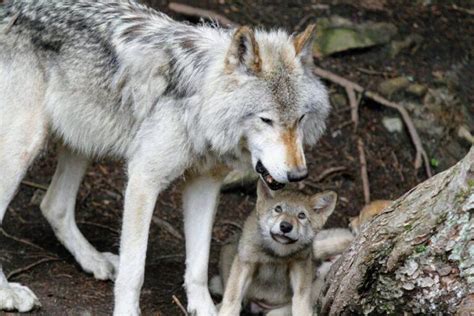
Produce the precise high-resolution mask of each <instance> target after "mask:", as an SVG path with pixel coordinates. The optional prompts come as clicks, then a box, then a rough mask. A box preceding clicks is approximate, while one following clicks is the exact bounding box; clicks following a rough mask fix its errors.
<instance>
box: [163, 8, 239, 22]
mask: <svg viewBox="0 0 474 316" xmlns="http://www.w3.org/2000/svg"><path fill="white" fill-rule="evenodd" d="M168 8H169V9H170V10H172V11H174V12H176V13H179V14H183V15H189V16H197V17H207V18H209V19H211V20H215V21H217V22H218V23H219V24H221V25H227V26H230V27H237V26H238V24H237V23H235V22H234V21H232V20H230V19H229V18H227V17H225V16H223V15H222V14H219V13H216V12H214V11H211V10H206V9H201V8H195V7H192V6H189V5H186V4H182V3H176V2H170V3H169V4H168Z"/></svg>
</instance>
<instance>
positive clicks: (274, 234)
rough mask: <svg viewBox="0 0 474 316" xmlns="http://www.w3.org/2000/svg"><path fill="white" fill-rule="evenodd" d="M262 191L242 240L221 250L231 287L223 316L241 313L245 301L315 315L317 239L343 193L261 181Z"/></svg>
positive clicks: (222, 265)
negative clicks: (306, 191) (275, 187)
mask: <svg viewBox="0 0 474 316" xmlns="http://www.w3.org/2000/svg"><path fill="white" fill-rule="evenodd" d="M257 195H258V199H257V206H256V212H254V213H252V214H251V215H250V216H249V218H248V219H247V221H246V223H245V226H244V229H243V233H242V237H241V239H240V241H239V243H238V245H237V244H230V245H227V246H225V247H224V248H223V249H222V252H221V261H220V268H221V276H222V280H223V283H224V285H225V292H224V298H223V302H222V306H221V309H220V312H219V315H225V316H231V315H239V313H240V309H241V304H242V302H244V303H250V305H251V306H253V307H258V308H260V311H261V312H262V311H263V312H268V314H267V315H277V314H278V315H282V314H283V315H291V314H292V315H298V316H306V315H313V310H312V295H311V293H312V286H313V284H312V283H313V278H314V274H315V266H314V263H313V258H312V243H313V238H314V236H315V233H316V232H317V231H319V230H320V229H321V228H322V227H323V225H324V223H325V222H326V220H327V218H328V217H329V215H330V214H331V213H332V212H333V210H334V207H335V205H336V200H337V195H336V193H335V192H323V193H319V194H316V195H313V196H306V195H303V194H301V193H298V192H295V191H290V190H284V191H281V192H280V191H279V192H271V191H270V190H268V188H267V187H266V186H265V185H264V184H263V183H261V182H259V184H258V189H257ZM285 223H286V224H285ZM287 224H291V226H292V229H291V231H289V229H288V227H287V228H286V229H285V225H287ZM254 311H256V310H255V309H254Z"/></svg>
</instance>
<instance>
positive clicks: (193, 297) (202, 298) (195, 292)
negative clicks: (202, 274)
mask: <svg viewBox="0 0 474 316" xmlns="http://www.w3.org/2000/svg"><path fill="white" fill-rule="evenodd" d="M186 292H187V296H188V312H189V314H190V315H193V316H217V309H216V306H215V305H214V302H213V301H212V298H211V295H210V294H209V290H208V289H207V287H206V286H187V291H186Z"/></svg>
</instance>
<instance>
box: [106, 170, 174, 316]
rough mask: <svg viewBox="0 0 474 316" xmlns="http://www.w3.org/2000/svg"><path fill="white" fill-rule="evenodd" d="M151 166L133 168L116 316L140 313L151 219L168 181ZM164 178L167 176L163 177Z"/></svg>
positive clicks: (127, 197)
mask: <svg viewBox="0 0 474 316" xmlns="http://www.w3.org/2000/svg"><path fill="white" fill-rule="evenodd" d="M147 167H148V166H141V167H140V168H129V180H128V184H127V190H126V192H125V205H124V214H123V224H122V236H121V241H120V262H119V271H118V275H117V280H116V282H115V289H114V292H115V307H114V315H117V316H122V315H127V316H135V315H139V314H140V307H139V300H140V290H141V288H142V285H143V279H144V271H145V257H146V250H147V243H148V233H149V229H150V222H151V218H152V215H153V210H154V208H155V203H156V198H157V196H158V193H159V192H160V191H161V190H163V189H164V187H165V186H166V184H165V183H164V182H163V181H160V179H157V178H156V177H154V176H152V174H153V173H152V172H151V170H147V169H148V168H147ZM161 179H163V178H161Z"/></svg>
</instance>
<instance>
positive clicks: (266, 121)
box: [260, 117, 273, 126]
mask: <svg viewBox="0 0 474 316" xmlns="http://www.w3.org/2000/svg"><path fill="white" fill-rule="evenodd" d="M260 119H261V120H262V122H263V123H265V124H268V125H270V126H272V125H273V121H272V120H270V119H267V118H265V117H261V118H260Z"/></svg>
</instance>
